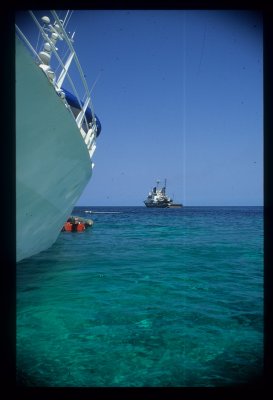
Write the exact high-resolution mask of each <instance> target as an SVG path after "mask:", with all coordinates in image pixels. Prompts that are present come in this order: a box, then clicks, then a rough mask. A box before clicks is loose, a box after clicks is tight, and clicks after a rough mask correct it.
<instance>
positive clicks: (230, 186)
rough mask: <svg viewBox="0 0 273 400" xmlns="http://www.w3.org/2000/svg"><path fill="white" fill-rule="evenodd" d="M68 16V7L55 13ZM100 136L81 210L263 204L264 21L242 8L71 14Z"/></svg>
mask: <svg viewBox="0 0 273 400" xmlns="http://www.w3.org/2000/svg"><path fill="white" fill-rule="evenodd" d="M61 16H62V17H63V16H64V13H61ZM69 25H70V29H71V31H74V30H75V31H76V34H75V43H74V46H75V49H76V51H77V53H78V57H79V59H80V62H81V65H82V67H83V70H84V71H85V73H86V77H87V81H88V84H89V87H91V86H92V85H93V83H94V82H95V80H96V78H97V77H98V76H99V80H98V81H97V83H96V85H95V88H94V90H93V92H92V100H93V105H94V109H95V112H96V114H97V115H98V117H99V119H100V121H101V124H102V132H101V135H100V136H99V138H98V140H97V149H96V152H95V155H94V158H93V160H94V162H95V168H94V171H93V176H92V179H91V180H90V182H89V184H88V185H87V187H86V189H85V190H84V192H83V194H82V196H81V198H80V199H79V201H78V203H77V205H86V206H97V205H103V206H108V205H109V206H118V205H120V206H122V205H135V206H141V205H143V200H144V199H145V197H146V196H147V194H148V191H149V190H150V189H151V188H152V187H153V186H154V185H155V183H156V180H160V181H161V182H162V183H163V182H164V179H165V178H166V179H167V192H168V195H170V196H174V200H175V201H177V202H178V201H179V202H182V203H183V204H184V205H186V206H197V205H200V206H201V205H204V206H208V205H262V203H263V50H262V49H263V41H262V20H261V17H259V15H257V14H252V13H250V12H249V11H213V10H200V11H198V10H192V11H191V10H185V11H184V10H128V11H127V10H109V11H107V10H101V11H100V10H86V11H84V10H75V11H74V13H73V15H72V17H71V20H70V22H69Z"/></svg>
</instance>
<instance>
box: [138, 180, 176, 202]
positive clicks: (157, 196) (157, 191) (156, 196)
mask: <svg viewBox="0 0 273 400" xmlns="http://www.w3.org/2000/svg"><path fill="white" fill-rule="evenodd" d="M159 183H160V182H159V181H157V184H156V186H155V187H154V188H153V189H152V191H151V192H149V194H148V196H147V198H146V200H144V204H145V206H146V207H153V208H181V207H183V204H181V203H174V202H173V199H171V198H170V197H168V196H167V195H166V183H167V181H166V179H165V185H164V186H163V187H162V188H159Z"/></svg>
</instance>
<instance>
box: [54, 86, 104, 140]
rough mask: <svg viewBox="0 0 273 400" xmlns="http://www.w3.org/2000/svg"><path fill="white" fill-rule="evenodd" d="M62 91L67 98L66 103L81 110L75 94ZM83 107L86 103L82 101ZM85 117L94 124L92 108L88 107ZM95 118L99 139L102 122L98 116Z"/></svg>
mask: <svg viewBox="0 0 273 400" xmlns="http://www.w3.org/2000/svg"><path fill="white" fill-rule="evenodd" d="M62 91H63V92H64V94H65V98H66V101H67V102H68V104H69V105H70V106H71V107H75V108H78V109H80V105H79V102H78V100H77V97H76V96H74V94H72V93H70V92H69V91H68V90H66V89H63V88H62ZM83 105H84V103H83V101H81V106H83ZM85 116H86V119H87V122H88V123H90V122H92V120H93V118H92V111H91V108H90V107H87V109H86V111H85ZM95 117H96V123H97V137H98V136H99V134H100V132H101V123H100V120H99V119H98V117H97V115H96V114H95Z"/></svg>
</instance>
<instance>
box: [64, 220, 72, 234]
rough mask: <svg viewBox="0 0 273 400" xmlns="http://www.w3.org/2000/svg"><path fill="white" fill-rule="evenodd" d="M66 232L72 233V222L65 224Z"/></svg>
mask: <svg viewBox="0 0 273 400" xmlns="http://www.w3.org/2000/svg"><path fill="white" fill-rule="evenodd" d="M64 230H65V231H66V232H71V231H72V224H71V222H66V223H65V224H64Z"/></svg>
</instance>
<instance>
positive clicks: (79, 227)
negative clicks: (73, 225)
mask: <svg viewBox="0 0 273 400" xmlns="http://www.w3.org/2000/svg"><path fill="white" fill-rule="evenodd" d="M84 230H85V226H84V224H83V223H81V222H79V223H78V224H77V232H82V231H84Z"/></svg>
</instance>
